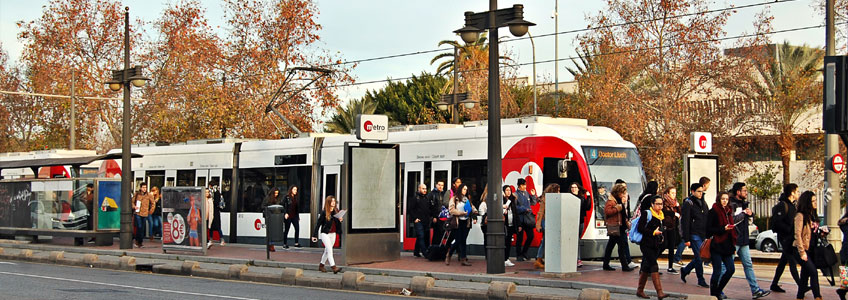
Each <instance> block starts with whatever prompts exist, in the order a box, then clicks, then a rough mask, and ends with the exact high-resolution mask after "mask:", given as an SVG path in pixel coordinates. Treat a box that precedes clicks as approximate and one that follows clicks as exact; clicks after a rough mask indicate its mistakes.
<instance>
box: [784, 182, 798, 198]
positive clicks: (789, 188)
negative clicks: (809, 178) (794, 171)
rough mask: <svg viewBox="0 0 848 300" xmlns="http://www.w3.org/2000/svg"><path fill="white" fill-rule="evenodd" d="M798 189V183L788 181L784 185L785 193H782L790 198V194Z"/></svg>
mask: <svg viewBox="0 0 848 300" xmlns="http://www.w3.org/2000/svg"><path fill="white" fill-rule="evenodd" d="M796 190H798V185H797V184H794V183H787V184H786V185H784V186H783V195H782V196H785V197H786V198H789V195H791V194H792V193H793V192H795V191H796Z"/></svg>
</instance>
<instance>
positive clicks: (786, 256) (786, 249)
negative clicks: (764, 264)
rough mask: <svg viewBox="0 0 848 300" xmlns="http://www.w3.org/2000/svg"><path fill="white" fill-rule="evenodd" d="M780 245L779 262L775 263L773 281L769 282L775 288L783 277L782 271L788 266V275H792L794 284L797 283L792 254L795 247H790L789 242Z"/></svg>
mask: <svg viewBox="0 0 848 300" xmlns="http://www.w3.org/2000/svg"><path fill="white" fill-rule="evenodd" d="M780 245H781V246H782V247H783V249H782V250H783V251H782V252H781V253H780V261H779V262H778V263H777V268H776V269H774V279H772V281H771V285H772V286H775V285H778V284H779V283H780V277H781V276H782V275H783V270H785V269H786V265H787V264H788V265H789V273H790V274H792V279H794V280H795V282H796V284H797V282H798V279H799V278H798V269H797V267H795V264H796V261H795V256H794V255H793V252H794V251H795V250H794V249H795V247H794V246H792V243H791V242H789V241H785V240H784V241H780Z"/></svg>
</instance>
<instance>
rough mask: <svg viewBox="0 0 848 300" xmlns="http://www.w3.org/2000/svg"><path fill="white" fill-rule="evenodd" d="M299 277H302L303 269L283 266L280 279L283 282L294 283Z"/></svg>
mask: <svg viewBox="0 0 848 300" xmlns="http://www.w3.org/2000/svg"><path fill="white" fill-rule="evenodd" d="M301 277H303V269H297V268H285V269H283V274H282V276H281V279H280V280H281V281H282V282H283V284H288V285H296V284H297V281H298V280H300V278H301Z"/></svg>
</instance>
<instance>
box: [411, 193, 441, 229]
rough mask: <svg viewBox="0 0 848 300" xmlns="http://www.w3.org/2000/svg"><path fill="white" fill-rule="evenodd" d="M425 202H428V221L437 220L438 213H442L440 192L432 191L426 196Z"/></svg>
mask: <svg viewBox="0 0 848 300" xmlns="http://www.w3.org/2000/svg"><path fill="white" fill-rule="evenodd" d="M427 200H428V201H429V202H430V219H434V218H439V213H441V212H442V192H440V191H439V190H437V189H433V190H432V191H430V193H429V194H427ZM413 221H415V220H413ZM431 221H432V220H431Z"/></svg>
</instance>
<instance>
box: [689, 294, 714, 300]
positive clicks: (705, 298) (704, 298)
mask: <svg viewBox="0 0 848 300" xmlns="http://www.w3.org/2000/svg"><path fill="white" fill-rule="evenodd" d="M686 299H688V300H716V297H714V296H710V295H694V294H690V295H687V296H686Z"/></svg>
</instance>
